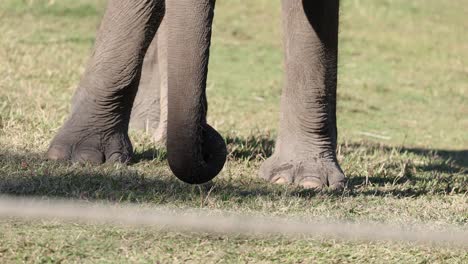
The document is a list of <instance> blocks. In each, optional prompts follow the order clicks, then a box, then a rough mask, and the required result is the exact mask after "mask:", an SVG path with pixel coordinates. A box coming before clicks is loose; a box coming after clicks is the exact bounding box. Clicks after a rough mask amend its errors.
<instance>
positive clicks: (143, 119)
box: [130, 20, 167, 146]
mask: <svg viewBox="0 0 468 264" xmlns="http://www.w3.org/2000/svg"><path fill="white" fill-rule="evenodd" d="M166 30H167V29H166V27H165V20H163V21H162V22H161V25H160V27H159V29H158V33H157V34H156V37H155V38H154V40H153V41H152V43H151V45H150V47H149V48H148V51H147V53H146V55H145V59H144V62H143V70H142V74H141V75H142V76H141V81H140V86H139V88H138V92H137V95H136V97H135V102H134V104H133V109H132V115H131V117H130V128H132V129H136V130H140V131H144V132H146V133H148V134H151V135H152V136H153V140H154V142H156V143H158V144H159V145H163V146H165V145H166V138H167V47H166V46H167V38H166V34H167V31H166Z"/></svg>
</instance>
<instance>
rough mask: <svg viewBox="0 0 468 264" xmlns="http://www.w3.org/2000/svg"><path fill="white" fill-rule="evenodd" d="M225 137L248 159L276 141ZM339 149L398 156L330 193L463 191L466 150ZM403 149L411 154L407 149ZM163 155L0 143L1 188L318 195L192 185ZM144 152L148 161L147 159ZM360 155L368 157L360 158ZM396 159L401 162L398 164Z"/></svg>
mask: <svg viewBox="0 0 468 264" xmlns="http://www.w3.org/2000/svg"><path fill="white" fill-rule="evenodd" d="M226 141H227V144H228V149H229V153H230V154H229V158H230V160H231V161H233V162H236V161H246V160H247V161H252V164H256V165H254V166H257V165H258V164H259V163H260V161H261V159H263V158H264V157H267V156H269V155H271V154H272V152H273V148H274V141H273V140H272V139H271V138H269V137H268V136H265V137H248V138H240V137H228V138H227V140H226ZM342 149H344V150H343V151H342V154H343V155H344V156H345V157H346V156H348V155H349V156H351V155H354V156H355V157H362V156H365V157H366V156H367V157H368V158H367V159H368V160H369V161H374V162H375V160H376V158H375V157H378V158H381V157H382V156H388V157H389V159H392V155H394V156H397V157H396V158H393V159H396V161H395V162H393V161H392V162H391V163H389V164H388V165H386V166H387V168H386V170H387V171H386V173H375V174H374V175H372V176H370V177H365V176H363V175H362V174H360V173H359V170H354V171H353V172H351V173H350V174H349V175H348V176H349V182H348V185H349V188H348V189H347V190H346V191H345V192H344V193H326V194H325V195H326V196H327V197H330V198H333V197H335V198H340V197H343V196H362V195H365V196H396V197H415V196H421V195H428V194H440V193H443V194H447V193H463V192H466V191H467V190H466V188H467V187H466V179H467V174H466V171H467V170H466V169H467V166H466V158H468V157H467V151H453V152H452V151H446V150H442V151H440V150H424V149H411V148H391V147H388V146H381V145H376V144H369V143H358V144H345V145H343V146H342ZM390 153H393V154H390ZM395 153H396V154H395ZM408 153H410V154H411V155H410V156H405V155H407V154H408ZM372 155H374V156H372ZM414 155H416V157H417V158H427V159H428V160H429V161H428V162H425V163H422V164H419V163H418V164H413V163H412V162H411V160H409V161H408V159H411V158H412V157H414ZM164 158H165V152H164V151H157V150H145V151H142V152H137V153H136V158H135V160H136V162H138V163H139V164H137V165H136V166H123V165H104V166H98V167H93V166H87V165H86V166H83V165H71V164H64V163H56V162H48V161H45V160H43V158H42V157H41V155H38V154H30V153H29V154H17V153H9V152H8V151H2V150H1V149H0V194H8V195H18V196H47V197H54V198H78V199H90V200H108V201H125V202H154V203H156V204H167V203H171V204H181V205H187V204H189V205H190V204H191V205H192V206H199V205H200V203H202V202H201V201H202V200H203V196H204V195H208V194H209V195H210V197H211V198H215V199H216V200H219V201H230V202H232V201H238V203H242V200H244V199H248V198H252V199H256V198H259V197H265V198H266V199H268V200H275V199H284V197H285V196H289V197H301V198H305V199H307V198H312V197H314V196H316V195H317V193H316V192H314V191H308V190H302V189H299V188H294V187H284V186H276V185H272V184H268V183H266V182H264V181H262V180H260V179H256V178H253V177H246V178H245V179H244V178H237V177H235V176H234V178H227V177H221V178H219V179H217V180H215V183H214V184H212V185H206V186H202V187H199V186H191V185H187V184H184V183H182V182H180V181H179V180H177V179H176V178H175V177H173V176H172V174H171V173H170V171H169V170H168V168H167V165H166V164H165V161H164ZM146 160H151V161H149V162H146V163H145V161H146ZM364 162H367V161H366V160H365V159H364V160H361V163H364ZM404 162H407V164H406V165H405V163H404ZM377 163H378V162H377ZM398 164H403V168H404V169H403V171H402V170H400V168H399V167H398V166H400V165H398ZM354 166H360V164H357V165H354ZM376 166H377V167H378V166H380V165H379V164H376ZM226 178H227V179H226ZM463 186H465V187H463ZM320 195H322V194H320Z"/></svg>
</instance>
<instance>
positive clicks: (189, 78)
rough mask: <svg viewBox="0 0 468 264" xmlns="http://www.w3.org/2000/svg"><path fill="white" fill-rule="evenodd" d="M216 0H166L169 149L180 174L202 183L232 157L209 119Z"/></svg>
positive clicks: (182, 177)
mask: <svg viewBox="0 0 468 264" xmlns="http://www.w3.org/2000/svg"><path fill="white" fill-rule="evenodd" d="M213 13H214V0H177V1H166V14H167V15H166V18H167V21H166V22H167V25H168V27H167V30H168V32H167V41H168V42H167V43H168V46H167V52H168V61H167V67H168V76H167V78H168V79H167V80H168V124H167V126H168V127H167V152H168V153H167V155H168V161H169V166H170V168H171V170H172V172H173V173H174V174H175V175H176V176H177V178H179V179H180V180H182V181H184V182H187V183H190V184H201V183H205V182H207V181H210V180H211V179H213V178H214V177H215V176H216V175H217V174H218V173H219V172H220V171H221V169H222V168H223V166H224V163H225V161H226V155H227V151H226V145H225V143H224V140H223V138H222V137H221V136H220V135H219V134H218V132H216V130H214V129H213V128H212V127H211V126H209V125H208V124H207V122H206V114H207V101H206V79H207V74H208V59H209V48H210V42H211V25H212V22H213Z"/></svg>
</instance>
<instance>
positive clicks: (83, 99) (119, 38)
mask: <svg viewBox="0 0 468 264" xmlns="http://www.w3.org/2000/svg"><path fill="white" fill-rule="evenodd" d="M163 13H164V1H163V0H156V1H155V0H138V1H137V0H110V1H109V3H108V6H107V9H106V12H105V15H104V18H103V21H102V24H101V26H100V29H99V32H98V36H97V39H96V44H95V47H94V52H93V55H92V57H91V59H90V61H89V64H88V65H87V69H86V72H85V74H84V76H83V78H82V80H81V82H80V85H79V87H78V89H77V91H76V93H75V95H74V98H73V103H72V113H71V115H70V117H69V118H68V120H67V121H66V123H65V124H64V125H63V126H62V128H61V129H60V131H59V132H58V134H57V135H56V136H55V138H54V139H53V141H52V143H51V145H50V147H49V150H48V153H47V156H48V158H49V159H52V160H72V161H76V162H92V163H103V162H105V161H121V162H125V161H128V160H129V159H130V156H131V154H132V146H131V143H130V140H129V138H128V135H127V131H128V122H129V118H130V112H131V109H132V104H133V100H134V98H135V94H136V92H137V87H138V84H139V80H140V75H141V68H142V62H143V57H144V55H145V52H146V50H147V48H148V46H149V44H150V41H151V39H152V38H153V37H154V35H155V32H156V30H157V28H158V25H159V23H160V21H161V19H162V17H163Z"/></svg>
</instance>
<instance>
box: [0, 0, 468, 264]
mask: <svg viewBox="0 0 468 264" xmlns="http://www.w3.org/2000/svg"><path fill="white" fill-rule="evenodd" d="M49 3H52V4H49ZM104 7H105V1H103V0H99V1H97V0H75V1H72V0H63V1H46V0H28V1H26V0H24V1H19V0H2V4H1V6H0V21H1V23H0V32H2V37H1V38H0V193H1V194H7V195H15V196H39V197H43V198H44V199H46V198H67V199H68V198H73V199H81V200H91V201H112V202H132V203H141V204H152V205H163V206H168V207H173V208H193V207H203V208H207V209H223V210H228V211H235V212H244V213H253V212H255V213H260V214H273V215H280V216H303V217H304V216H305V217H315V216H317V217H330V218H334V219H342V220H349V221H360V220H365V221H378V222H386V223H408V222H409V223H421V222H422V223H431V224H433V225H434V226H435V228H438V227H443V226H445V225H448V224H452V225H459V226H462V227H463V228H466V227H467V225H468V199H467V197H466V194H467V191H468V133H467V131H468V118H467V116H468V93H467V92H468V87H467V84H468V68H467V65H466V61H468V46H467V44H466V43H468V35H467V34H466V30H467V24H466V13H467V8H468V1H467V0H452V1H450V3H447V2H444V1H438V0H414V1H404V0H381V1H374V0H359V1H357V0H353V1H351V0H343V1H342V7H343V8H342V23H341V24H342V26H341V37H340V38H341V39H340V40H341V42H340V67H339V70H340V74H339V100H338V105H339V106H338V116H339V120H338V126H339V131H340V147H339V159H340V162H341V164H342V167H343V169H344V170H345V171H346V174H347V176H348V177H349V184H348V188H347V189H346V190H345V191H344V192H343V193H341V194H338V195H337V194H329V193H319V194H317V193H314V192H311V191H306V190H302V189H298V188H295V187H292V186H272V185H269V184H267V183H265V182H263V181H261V180H259V179H257V178H256V173H257V170H258V167H259V165H260V164H261V162H262V160H263V159H264V158H266V157H267V156H268V155H270V154H271V152H272V150H273V147H274V138H275V137H274V136H275V134H276V129H277V126H278V119H279V118H278V117H279V113H278V111H279V109H278V105H279V96H280V91H281V83H282V67H281V63H282V50H281V27H280V25H281V22H280V17H279V13H280V5H279V1H271V0H255V1H243V0H229V1H218V8H217V17H216V21H215V22H216V25H215V30H214V40H213V49H212V59H211V65H210V66H211V68H210V75H209V84H208V87H209V88H208V93H209V100H210V113H209V119H210V123H212V124H214V126H215V127H216V128H218V130H219V131H221V132H222V134H223V135H224V136H226V138H227V139H226V140H227V142H228V147H229V151H230V154H229V162H228V163H227V165H226V168H225V169H224V171H223V172H222V173H221V175H220V176H219V177H218V178H217V179H216V180H215V181H214V185H213V186H214V187H213V188H214V189H213V190H212V191H211V192H210V193H209V195H208V192H207V190H206V189H204V188H199V187H194V186H188V185H185V184H182V183H180V182H179V181H178V180H176V179H175V178H174V177H173V176H171V173H170V171H169V170H168V167H167V164H166V161H165V154H164V151H163V150H157V149H154V146H153V145H152V144H151V143H150V141H149V140H148V138H145V137H141V136H140V135H137V134H136V133H133V134H132V135H133V139H134V143H135V144H134V145H135V147H136V157H135V162H134V163H133V164H132V165H130V166H121V165H103V166H100V167H90V166H80V165H69V164H57V163H53V162H47V161H44V160H43V158H42V154H43V153H44V152H45V150H46V148H47V145H48V143H49V141H50V140H51V138H52V137H53V135H54V133H55V132H56V131H57V129H58V128H59V126H60V125H61V123H62V122H63V120H64V118H65V117H66V115H67V113H68V111H69V103H70V98H71V95H72V92H73V90H74V89H75V87H76V85H77V83H78V81H79V78H80V75H81V73H82V72H83V70H84V65H85V63H86V59H87V58H88V56H89V53H90V49H91V48H92V45H93V41H94V37H95V29H96V26H97V24H98V23H99V18H100V16H101V14H102V12H103V10H104ZM369 135H370V136H369ZM375 135H377V137H375ZM60 261H63V262H104V263H106V262H107V263H110V262H122V263H123V262H149V263H154V262H155V261H160V262H161V263H173V262H176V263H177V262H195V263H197V262H202V261H203V262H207V263H212V262H221V263H222V262H278V263H301V262H302V263H311V262H325V263H346V262H363V263H364V262H373V263H436V262H439V263H444V262H445V263H466V262H467V261H468V253H467V251H466V250H463V249H460V248H434V247H431V246H421V245H412V244H408V243H389V242H374V243H365V242H343V241H333V240H324V239H315V240H314V239H303V240H300V239H288V238H282V237H273V238H253V237H246V236H224V235H223V236H218V235H208V234H198V233H186V232H171V231H167V230H158V229H156V228H154V229H139V228H132V229H126V228H121V227H110V226H100V225H83V224H71V223H60V222H56V221H38V222H27V221H21V220H17V219H11V220H1V221H0V262H2V263H8V262H44V263H50V262H52V263H53V262H60Z"/></svg>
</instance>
